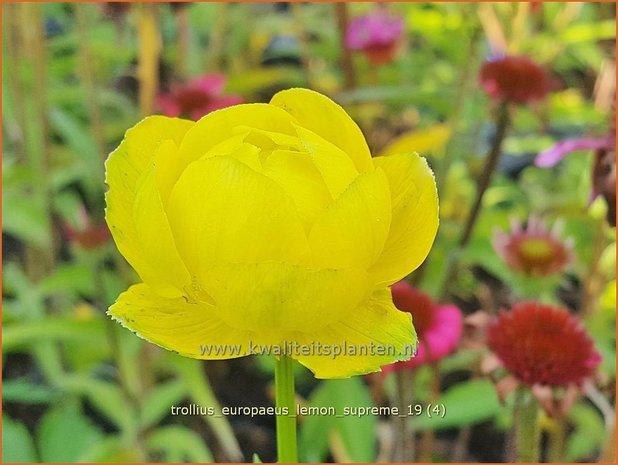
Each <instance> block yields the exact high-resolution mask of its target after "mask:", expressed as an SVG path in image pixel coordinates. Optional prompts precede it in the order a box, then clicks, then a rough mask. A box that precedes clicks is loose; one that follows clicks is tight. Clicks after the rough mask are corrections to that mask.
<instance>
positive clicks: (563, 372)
mask: <svg viewBox="0 0 618 465" xmlns="http://www.w3.org/2000/svg"><path fill="white" fill-rule="evenodd" d="M487 344H488V345H489V347H490V348H491V350H492V351H493V352H494V353H495V354H496V356H497V357H498V358H499V359H500V361H501V362H502V364H503V365H504V367H505V368H506V369H507V370H508V371H510V372H511V373H512V374H513V375H515V377H516V378H518V379H519V380H520V381H521V382H522V383H524V384H527V385H529V386H534V385H546V386H554V387H556V386H567V385H569V384H581V383H582V382H583V381H584V379H585V378H587V377H589V376H590V375H592V373H593V371H594V369H595V368H596V367H597V365H598V364H599V363H600V362H601V356H600V355H599V353H598V352H597V351H596V350H595V348H594V343H593V342H592V339H590V337H589V336H588V334H587V333H586V330H585V329H584V327H583V325H582V323H581V321H580V320H579V319H578V318H576V317H574V316H572V315H570V314H569V313H568V311H567V310H565V309H562V308H559V307H553V306H551V305H544V304H541V303H538V302H532V301H531V302H521V303H519V304H516V305H515V306H514V307H513V309H512V310H511V311H502V312H501V313H500V315H499V316H498V317H497V318H496V319H495V320H494V321H493V322H492V323H490V324H489V326H488V329H487Z"/></svg>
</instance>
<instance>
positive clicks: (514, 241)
mask: <svg viewBox="0 0 618 465" xmlns="http://www.w3.org/2000/svg"><path fill="white" fill-rule="evenodd" d="M562 227H563V223H562V222H556V223H555V224H554V226H553V228H552V229H551V230H549V229H548V227H547V226H546V225H545V223H543V222H542V221H541V220H540V219H538V218H537V217H535V216H531V217H530V218H529V219H528V224H527V225H526V228H523V227H522V225H521V223H520V222H518V221H515V220H512V221H511V232H510V233H505V232H503V231H499V230H497V231H495V232H494V237H493V241H492V244H493V246H494V249H495V250H496V252H497V253H498V255H500V257H501V258H502V260H504V262H505V263H506V264H507V265H508V266H509V267H510V268H512V269H514V270H516V271H520V272H522V273H524V274H527V275H529V276H547V275H551V274H553V273H557V272H560V271H563V270H564V269H565V268H566V267H567V266H568V265H569V264H570V263H571V261H572V260H573V241H572V239H570V238H569V239H566V240H562V239H560V236H559V235H560V233H561V231H562Z"/></svg>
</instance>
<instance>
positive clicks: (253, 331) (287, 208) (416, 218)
mask: <svg viewBox="0 0 618 465" xmlns="http://www.w3.org/2000/svg"><path fill="white" fill-rule="evenodd" d="M106 175H107V184H108V185H109V191H108V193H107V195H106V202H107V210H106V218H107V222H108V224H109V226H110V230H111V232H112V235H113V237H114V240H115V241H116V244H117V246H118V249H119V250H120V252H121V253H122V254H123V255H124V257H125V258H126V259H127V260H128V262H129V263H130V264H131V265H132V266H133V268H134V269H135V270H136V271H137V273H138V274H139V276H140V278H141V279H142V281H143V283H141V284H137V285H134V286H132V287H131V288H129V290H128V291H126V292H124V293H123V294H121V295H120V297H119V298H118V300H117V302H116V303H115V304H114V305H113V306H112V307H111V308H110V310H109V314H110V315H111V316H112V317H113V318H115V319H116V320H118V321H119V322H120V323H121V324H122V325H124V326H125V327H127V328H129V329H131V330H133V331H135V332H136V333H137V334H138V335H140V336H141V337H143V338H145V339H147V340H149V341H151V342H153V343H155V344H158V345H160V346H161V347H164V348H166V349H170V350H173V351H176V352H178V353H180V354H181V355H184V356H187V357H193V358H204V359H206V358H208V359H225V358H233V357H239V356H243V355H248V354H250V353H255V352H259V351H263V350H264V351H267V350H269V349H272V352H271V353H273V354H274V355H278V352H277V350H281V348H282V347H287V348H288V349H287V350H288V352H287V354H288V355H290V356H292V357H293V358H295V359H297V360H298V361H299V362H300V363H302V364H303V365H305V366H307V367H308V368H309V369H311V370H312V371H313V372H314V373H315V375H316V376H317V377H319V378H339V377H347V376H351V375H355V374H363V373H368V372H372V371H378V370H379V368H380V366H381V365H385V364H388V363H392V362H394V361H396V360H403V359H408V358H410V356H411V351H410V347H411V346H413V344H415V342H416V336H415V334H414V329H413V327H412V322H411V319H410V314H409V313H404V312H401V311H399V310H397V309H396V308H395V306H394V305H393V303H392V299H391V293H390V289H389V287H388V286H389V285H391V284H393V283H394V282H396V281H398V280H399V279H401V278H402V277H404V276H406V275H407V274H409V273H410V272H411V271H412V270H414V269H415V268H417V267H418V266H419V265H420V264H421V263H422V261H423V260H424V259H425V257H426V255H427V253H428V252H429V249H430V247H431V244H432V243H433V240H434V237H435V234H436V230H437V226H438V200H437V193H436V187H435V182H434V178H433V174H432V172H431V170H430V169H429V168H428V166H427V163H426V162H425V160H424V159H423V158H421V157H419V156H418V155H416V154H399V155H392V156H388V157H379V158H376V159H372V158H371V155H370V153H369V149H368V147H367V144H366V142H365V139H364V137H363V135H362V133H361V131H360V129H359V128H358V126H357V125H356V124H355V123H354V122H353V121H352V120H351V119H350V117H349V116H348V115H347V114H346V113H345V111H344V110H343V109H342V108H341V107H339V106H338V105H337V104H335V103H334V102H332V101H331V100H329V99H328V98H326V97H324V96H323V95H321V94H318V93H316V92H313V91H310V90H306V89H291V90H287V91H283V92H280V93H278V94H277V95H275V96H274V97H273V99H272V100H271V102H270V103H269V104H248V105H238V106H235V107H230V108H226V109H223V110H219V111H216V112H214V113H211V114H209V115H207V116H205V117H204V118H202V119H201V120H199V121H198V122H192V121H185V120H181V119H175V118H167V117H161V116H153V117H149V118H146V119H144V120H143V121H141V122H140V123H138V124H137V125H136V126H135V127H133V128H132V129H130V130H129V131H127V134H126V136H125V139H124V140H123V142H122V143H121V144H120V146H119V147H118V148H117V149H116V150H115V151H114V152H113V153H112V154H111V155H110V157H109V159H108V160H107V163H106ZM337 352H339V353H337Z"/></svg>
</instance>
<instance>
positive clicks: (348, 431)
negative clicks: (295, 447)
mask: <svg viewBox="0 0 618 465" xmlns="http://www.w3.org/2000/svg"><path fill="white" fill-rule="evenodd" d="M308 406H309V407H318V408H320V407H323V408H325V409H327V408H329V407H332V408H334V413H335V414H334V415H332V414H329V415H325V414H324V415H307V416H306V417H304V419H303V421H302V428H301V431H300V437H299V450H300V453H301V456H302V457H303V460H304V461H307V462H322V461H323V460H324V459H325V458H326V453H327V451H328V445H329V439H330V438H331V437H332V436H333V435H338V436H339V439H341V445H342V446H343V449H344V451H343V453H344V454H345V455H346V457H347V458H348V459H349V460H350V461H352V462H373V461H374V460H375V454H376V441H375V429H376V426H377V418H376V417H375V416H374V415H365V416H360V417H359V416H350V415H346V411H345V410H344V409H345V408H346V407H347V408H350V407H371V406H373V403H372V400H371V396H370V395H369V392H368V390H367V387H366V386H365V384H364V383H363V381H362V380H361V378H359V377H355V378H349V379H337V380H335V379H332V380H326V381H322V382H321V383H320V385H319V386H318V388H317V389H316V390H315V391H314V392H313V393H312V395H311V397H310V399H309V402H308ZM326 411H327V410H323V412H326Z"/></svg>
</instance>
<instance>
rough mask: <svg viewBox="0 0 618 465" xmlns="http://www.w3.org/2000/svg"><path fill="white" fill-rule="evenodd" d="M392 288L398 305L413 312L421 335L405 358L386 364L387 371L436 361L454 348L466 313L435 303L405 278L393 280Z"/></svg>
mask: <svg viewBox="0 0 618 465" xmlns="http://www.w3.org/2000/svg"><path fill="white" fill-rule="evenodd" d="M391 292H392V295H393V303H394V304H395V306H396V307H397V308H398V309H399V310H402V311H404V312H409V313H410V314H412V324H413V325H414V329H415V330H416V334H417V336H418V350H417V353H416V355H415V356H414V357H412V358H411V359H410V360H408V361H406V362H397V363H394V364H392V365H387V366H385V367H383V371H384V372H385V373H388V372H391V371H393V370H404V369H411V368H416V367H419V366H421V365H423V364H425V363H434V362H437V361H439V360H441V359H443V358H444V357H446V356H447V355H448V354H450V353H451V352H452V351H453V350H455V348H456V347H457V345H458V344H459V340H460V339H461V333H462V330H463V316H462V314H461V311H460V310H459V308H457V307H456V306H454V305H439V304H436V303H435V302H434V301H433V299H432V298H431V297H430V296H428V295H427V294H425V293H424V292H421V291H419V290H418V289H416V288H415V287H413V286H411V285H410V284H409V283H407V282H406V281H399V282H398V283H395V284H393V286H392V287H391Z"/></svg>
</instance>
